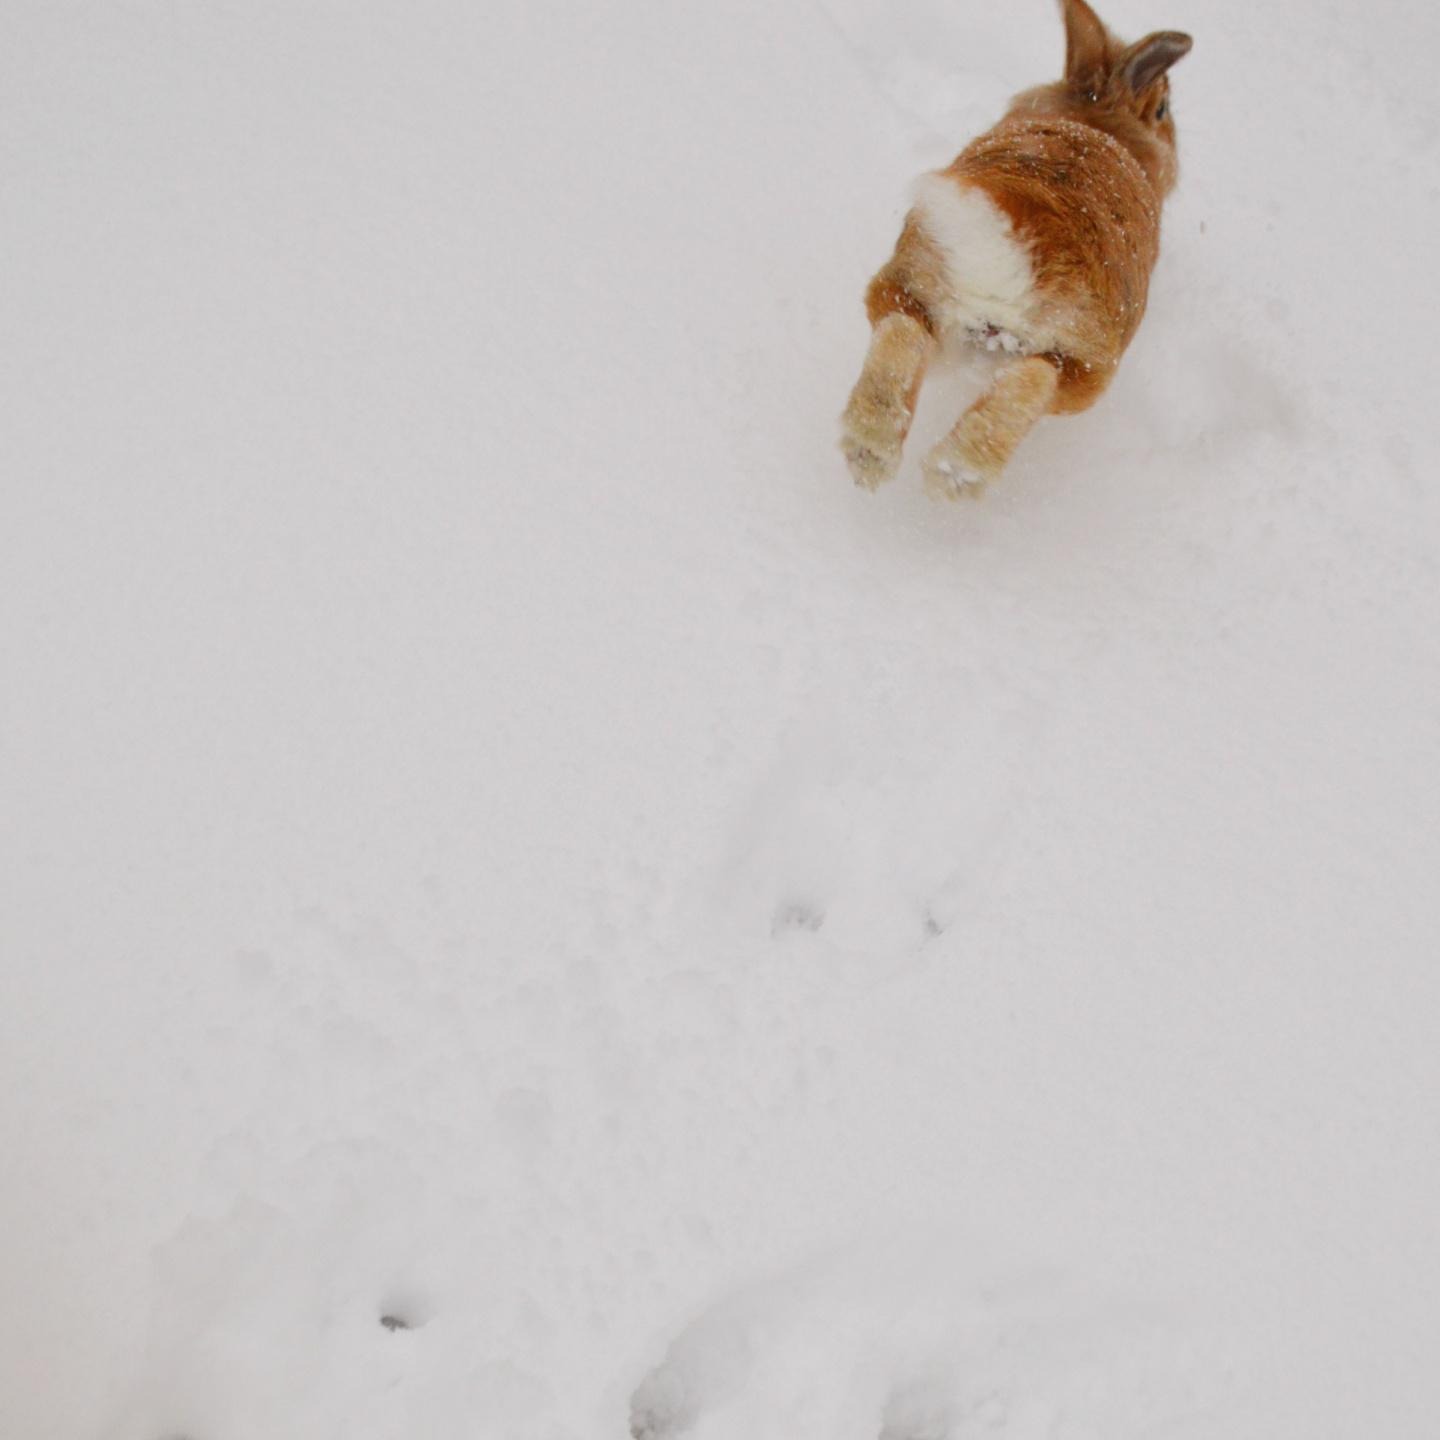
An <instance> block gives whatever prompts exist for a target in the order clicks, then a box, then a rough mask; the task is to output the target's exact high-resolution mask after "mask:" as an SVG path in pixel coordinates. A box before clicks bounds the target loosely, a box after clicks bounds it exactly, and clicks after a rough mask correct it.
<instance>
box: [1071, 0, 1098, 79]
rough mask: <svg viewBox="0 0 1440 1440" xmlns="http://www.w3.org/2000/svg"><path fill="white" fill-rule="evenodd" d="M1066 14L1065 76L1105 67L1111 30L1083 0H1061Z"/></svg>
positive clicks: (1075, 76)
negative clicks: (1108, 29) (1106, 27)
mask: <svg viewBox="0 0 1440 1440" xmlns="http://www.w3.org/2000/svg"><path fill="white" fill-rule="evenodd" d="M1060 9H1061V10H1062V11H1063V12H1064V15H1065V78H1066V79H1067V80H1081V79H1085V78H1087V77H1089V76H1091V75H1093V74H1094V73H1095V72H1096V71H1097V70H1101V69H1104V67H1105V64H1106V62H1107V60H1108V57H1109V46H1110V33H1109V31H1107V30H1106V29H1105V24H1104V22H1103V21H1102V20H1101V19H1100V17H1099V16H1098V15H1097V14H1096V13H1095V12H1094V11H1093V10H1092V9H1091V8H1090V7H1089V6H1088V5H1087V4H1086V3H1085V0H1060Z"/></svg>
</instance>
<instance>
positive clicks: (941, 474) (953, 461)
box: [924, 435, 993, 500]
mask: <svg viewBox="0 0 1440 1440" xmlns="http://www.w3.org/2000/svg"><path fill="white" fill-rule="evenodd" d="M924 470H925V491H926V493H927V494H928V495H929V496H930V498H931V499H932V500H958V499H959V498H960V497H961V496H962V495H971V496H973V495H979V494H980V492H981V491H982V490H984V488H985V485H986V482H987V481H989V480H991V479H992V478H993V477H992V476H991V475H989V474H988V473H987V472H986V471H985V470H983V469H982V468H981V467H980V466H979V465H977V464H976V463H975V462H974V460H973V459H972V458H971V457H970V456H968V455H967V454H966V453H965V449H964V447H963V446H961V445H957V444H956V443H955V439H954V437H953V436H950V435H947V436H946V437H945V439H943V440H942V441H941V442H940V443H939V444H938V445H937V446H936V447H935V448H934V449H933V450H932V451H931V452H930V453H929V455H927V456H926V457H925V466H924Z"/></svg>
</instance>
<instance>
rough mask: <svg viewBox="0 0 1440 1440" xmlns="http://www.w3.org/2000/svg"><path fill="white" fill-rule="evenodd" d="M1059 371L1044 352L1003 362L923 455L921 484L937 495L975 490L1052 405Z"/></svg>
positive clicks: (994, 473)
mask: <svg viewBox="0 0 1440 1440" xmlns="http://www.w3.org/2000/svg"><path fill="white" fill-rule="evenodd" d="M1059 385H1060V372H1059V370H1057V368H1056V366H1055V363H1054V362H1053V361H1052V360H1050V359H1049V357H1047V356H1044V355H1029V356H1027V357H1026V358H1025V359H1023V360H1016V361H1014V362H1012V363H1011V364H1008V365H1006V366H1004V367H1003V368H1002V369H1001V370H1000V372H999V373H998V374H997V375H996V377H995V381H994V383H993V384H992V385H991V386H990V388H989V389H988V390H987V391H986V392H985V393H984V394H983V395H982V396H981V397H980V398H979V399H978V400H977V401H976V402H975V403H974V404H973V405H972V406H971V407H970V408H969V409H968V410H967V411H966V412H965V413H964V414H963V415H962V416H961V417H960V419H959V421H958V423H957V424H956V426H955V428H954V429H953V430H952V431H951V432H950V433H949V434H948V435H947V436H946V437H945V438H944V439H943V440H941V441H940V443H939V444H938V445H936V446H935V448H934V449H933V450H931V452H930V454H929V455H928V456H927V457H926V459H925V488H926V489H927V490H928V491H929V492H930V494H931V495H932V496H934V497H935V498H936V499H937V500H954V499H955V498H956V497H957V496H959V495H964V494H978V493H979V491H980V489H981V488H982V487H983V486H984V485H985V483H986V482H987V481H990V480H993V479H995V477H996V476H997V475H999V474H1000V472H1001V471H1002V470H1003V469H1004V468H1005V466H1006V464H1007V463H1008V462H1009V460H1010V457H1011V456H1012V455H1013V454H1014V453H1015V450H1016V447H1017V446H1018V445H1019V444H1020V442H1021V441H1022V440H1023V439H1024V438H1025V437H1026V436H1027V435H1028V434H1029V433H1030V430H1031V428H1032V427H1033V426H1034V424H1035V422H1036V421H1037V420H1038V419H1039V418H1040V417H1041V416H1042V415H1044V414H1045V413H1046V412H1047V411H1048V410H1049V409H1050V408H1051V406H1052V404H1053V403H1054V400H1055V396H1056V392H1057V390H1058V389H1059Z"/></svg>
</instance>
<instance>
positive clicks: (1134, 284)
mask: <svg viewBox="0 0 1440 1440" xmlns="http://www.w3.org/2000/svg"><path fill="white" fill-rule="evenodd" d="M1060 3H1061V8H1062V9H1063V11H1064V16H1065V78H1064V79H1063V80H1061V81H1059V82H1058V83H1056V84H1053V85H1041V86H1039V87H1037V88H1036V89H1034V90H1027V91H1025V92H1024V93H1023V94H1020V95H1017V96H1016V97H1015V99H1014V100H1013V101H1012V102H1011V104H1010V109H1009V112H1008V113H1007V114H1006V116H1005V118H1004V119H1003V120H1001V122H1000V123H999V124H998V125H997V126H995V128H994V129H993V130H990V131H988V132H987V133H986V134H984V135H982V136H980V137H979V139H977V140H974V141H972V142H971V144H970V145H968V146H967V147H966V148H965V149H964V150H963V151H962V152H961V153H960V155H959V157H958V158H957V159H956V160H955V161H954V163H953V164H952V165H950V167H949V168H948V169H946V170H941V171H938V172H936V173H934V174H930V175H927V176H925V177H924V178H923V179H922V180H921V181H920V182H919V184H918V186H917V187H916V191H915V205H914V208H913V209H912V210H911V211H910V213H909V215H908V216H907V217H906V219H905V228H904V229H903V231H902V232H901V234H900V239H899V241H898V242H897V244H896V246H895V253H894V255H893V256H892V257H891V259H890V262H889V263H888V264H887V265H886V266H885V267H884V269H882V270H881V271H880V272H879V274H878V275H876V276H875V278H874V279H873V280H872V281H871V282H870V288H869V290H868V291H867V293H866V297H865V304H866V310H867V312H868V313H869V316H870V323H871V325H872V327H873V330H872V333H871V339H870V349H869V353H868V354H867V355H866V357H865V368H864V371H863V372H862V373H861V376H860V380H859V382H858V383H857V384H856V386H855V389H854V391H853V392H852V394H851V396H850V403H849V404H848V405H847V407H846V409H845V414H844V417H843V420H842V425H843V435H842V439H841V448H842V449H843V450H844V452H845V457H846V460H847V461H848V463H849V466H850V473H851V474H852V475H853V476H854V477H855V481H856V483H857V484H859V485H863V486H865V487H866V488H867V489H874V488H875V487H876V486H878V485H880V484H881V483H882V482H883V481H886V480H889V479H891V478H892V477H893V476H894V474H895V471H896V468H897V467H898V465H899V463H900V449H901V446H902V445H903V444H904V443H905V435H906V432H907V431H908V430H909V428H910V420H911V417H912V416H913V414H914V410H915V400H916V396H917V395H918V394H919V390H920V384H921V381H922V380H923V379H924V375H925V367H926V365H927V364H928V362H929V361H930V359H931V357H932V356H933V354H934V353H935V351H936V349H937V348H938V346H939V345H940V343H941V342H942V341H944V340H947V339H950V338H952V337H957V338H967V339H969V340H971V341H972V342H974V343H975V344H978V345H981V346H983V347H985V348H987V349H991V350H1000V351H1003V352H1005V354H1006V358H1005V359H1004V360H1003V362H1002V364H1001V365H1000V367H999V369H998V371H997V372H996V375H995V378H994V381H993V383H992V384H991V385H990V387H989V389H988V390H986V392H985V393H984V394H983V395H981V397H980V398H979V399H978V400H977V401H976V402H975V403H974V404H973V405H972V406H971V407H970V408H969V409H968V410H967V411H966V412H965V414H964V415H962V416H961V417H960V420H959V422H958V423H957V424H956V426H955V428H954V429H953V430H951V431H950V433H949V434H948V435H947V436H946V437H945V438H944V439H943V440H941V441H940V442H939V444H937V445H936V446H935V447H934V449H933V450H931V452H930V454H929V456H928V457H927V458H926V460H925V467H924V469H925V485H926V489H927V490H929V491H930V493H931V494H932V495H935V496H939V497H945V498H953V497H955V496H957V495H961V494H965V493H967V492H970V493H973V492H974V491H975V490H976V489H978V487H980V486H982V485H983V484H984V483H985V482H986V481H987V480H992V479H994V478H995V477H996V476H997V475H999V474H1000V472H1001V471H1002V470H1003V469H1004V468H1005V465H1006V463H1007V462H1008V461H1009V459H1010V457H1011V455H1012V454H1014V452H1015V448H1016V446H1017V445H1019V443H1020V442H1021V441H1022V440H1023V439H1024V438H1025V436H1026V435H1027V434H1028V433H1029V431H1030V429H1031V427H1032V426H1033V425H1034V424H1035V422H1036V421H1037V420H1038V419H1039V418H1040V417H1041V416H1042V415H1045V414H1049V413H1053V414H1057V415H1063V414H1069V413H1073V412H1075V411H1078V410H1084V409H1086V408H1087V407H1088V406H1090V405H1092V404H1094V402H1095V401H1096V400H1097V399H1098V398H1099V397H1100V395H1101V394H1102V393H1103V391H1104V390H1105V387H1106V386H1107V385H1108V384H1109V383H1110V380H1111V377H1112V376H1113V375H1114V374H1115V370H1116V367H1117V366H1118V365H1119V363H1120V357H1121V356H1122V355H1123V354H1124V353H1125V347H1126V346H1127V345H1129V343H1130V341H1131V339H1132V338H1133V337H1134V335H1135V331H1136V329H1137V327H1138V326H1139V324H1140V319H1141V317H1142V316H1143V315H1144V313H1145V301H1146V294H1147V291H1148V289H1149V283H1150V271H1151V270H1152V268H1153V267H1154V265H1155V260H1156V257H1157V255H1158V254H1159V250H1160V205H1161V202H1162V201H1163V200H1164V198H1165V196H1166V195H1167V194H1168V193H1169V192H1170V190H1171V189H1172V188H1173V187H1174V184H1175V175H1176V166H1175V122H1174V120H1173V118H1172V117H1171V114H1170V81H1169V79H1168V77H1167V74H1166V72H1167V71H1168V70H1169V69H1170V67H1171V66H1172V65H1173V64H1174V63H1175V62H1176V61H1177V60H1179V59H1180V58H1181V57H1182V56H1183V55H1185V54H1186V53H1187V52H1188V51H1189V49H1190V44H1191V41H1190V37H1189V36H1188V35H1182V34H1179V33H1178V32H1176V31H1173V30H1166V31H1161V32H1159V33H1158V34H1154V35H1150V36H1147V37H1146V38H1145V39H1144V40H1140V41H1137V42H1136V43H1135V44H1134V45H1128V46H1127V45H1124V44H1122V43H1121V42H1120V41H1118V40H1116V39H1115V37H1114V36H1113V35H1111V34H1110V32H1109V31H1108V30H1107V29H1106V28H1105V26H1104V24H1103V23H1102V22H1101V20H1100V19H1099V17H1098V16H1097V15H1096V14H1095V12H1094V11H1093V10H1092V9H1091V8H1090V7H1089V5H1087V4H1086V3H1085V0H1060Z"/></svg>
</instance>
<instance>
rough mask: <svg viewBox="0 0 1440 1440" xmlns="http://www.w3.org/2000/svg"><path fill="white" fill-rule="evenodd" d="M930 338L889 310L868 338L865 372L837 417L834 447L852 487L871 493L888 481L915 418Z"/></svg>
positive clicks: (931, 349)
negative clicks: (839, 451) (847, 469)
mask: <svg viewBox="0 0 1440 1440" xmlns="http://www.w3.org/2000/svg"><path fill="white" fill-rule="evenodd" d="M934 350H935V337H934V336H933V335H932V334H931V333H930V331H929V329H928V328H927V327H926V326H925V325H924V324H922V323H921V322H920V321H919V320H918V319H916V318H915V316H914V315H912V314H909V313H907V312H906V311H903V310H892V311H890V312H889V313H888V314H885V315H882V316H881V317H880V318H879V319H878V320H877V321H876V322H875V328H874V330H873V331H872V332H871V335H870V349H869V352H868V353H867V354H866V356H865V368H864V369H863V370H862V371H861V372H860V379H859V380H858V381H857V382H856V385H855V388H854V390H852V391H851V392H850V403H849V404H848V405H846V407H845V413H844V415H843V416H842V417H841V420H840V425H841V434H840V448H841V449H842V450H843V451H844V452H845V460H846V463H847V464H848V465H849V466H850V474H851V475H852V476H854V478H855V483H856V484H857V485H860V486H863V487H864V488H865V489H866V490H874V489H875V488H876V487H877V486H879V485H882V484H884V482H885V481H887V480H890V479H893V478H894V475H895V471H896V470H897V469H898V468H899V465H900V450H901V447H902V446H903V445H904V444H905V436H906V435H907V434H908V433H909V430H910V421H911V419H912V418H913V417H914V414H915V400H916V397H917V396H918V395H919V393H920V382H921V381H922V380H923V379H924V378H925V367H926V365H927V364H928V363H929V361H930V357H931V355H932V354H933V353H934Z"/></svg>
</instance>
